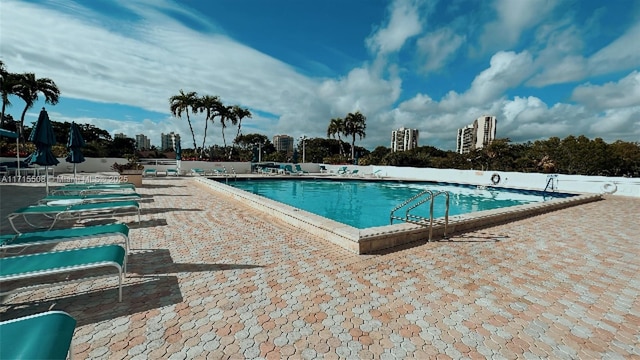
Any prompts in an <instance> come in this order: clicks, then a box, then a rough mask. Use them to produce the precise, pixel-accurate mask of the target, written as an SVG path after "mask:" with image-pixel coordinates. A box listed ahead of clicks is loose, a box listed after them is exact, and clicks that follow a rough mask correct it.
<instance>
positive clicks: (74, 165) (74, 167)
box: [73, 163, 78, 184]
mask: <svg viewBox="0 0 640 360" xmlns="http://www.w3.org/2000/svg"><path fill="white" fill-rule="evenodd" d="M73 183H74V184H77V183H78V180H77V179H76V163H73Z"/></svg>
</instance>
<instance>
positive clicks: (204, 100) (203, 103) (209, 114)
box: [199, 95, 222, 158]
mask: <svg viewBox="0 0 640 360" xmlns="http://www.w3.org/2000/svg"><path fill="white" fill-rule="evenodd" d="M199 107H200V109H199V110H200V112H204V113H205V114H206V116H205V118H204V138H203V139H202V150H201V153H200V157H201V158H202V157H203V156H204V145H205V142H206V141H207V128H208V127H209V120H211V122H213V119H214V118H215V117H216V116H218V109H220V108H221V107H222V102H221V101H220V98H219V97H217V96H211V95H205V96H203V97H201V98H200V103H199Z"/></svg>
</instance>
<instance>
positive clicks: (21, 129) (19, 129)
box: [17, 104, 31, 142]
mask: <svg viewBox="0 0 640 360" xmlns="http://www.w3.org/2000/svg"><path fill="white" fill-rule="evenodd" d="M30 107H31V105H29V104H27V105H26V106H25V107H24V110H22V115H21V116H20V125H19V126H17V128H18V136H19V137H20V140H21V141H23V142H24V141H26V140H27V139H26V138H25V137H24V117H25V115H27V110H29V108H30Z"/></svg>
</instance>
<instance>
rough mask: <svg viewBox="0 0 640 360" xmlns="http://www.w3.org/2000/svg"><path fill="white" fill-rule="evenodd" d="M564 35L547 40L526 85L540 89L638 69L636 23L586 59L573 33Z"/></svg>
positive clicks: (638, 31) (638, 30)
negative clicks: (535, 72)
mask: <svg viewBox="0 0 640 360" xmlns="http://www.w3.org/2000/svg"><path fill="white" fill-rule="evenodd" d="M572 30H573V29H572ZM564 35H566V36H565V38H562V39H561V40H559V41H554V40H555V39H553V38H552V39H550V42H549V46H548V48H547V49H545V50H544V51H542V52H541V53H540V54H539V56H538V57H537V58H536V67H537V68H540V69H541V71H540V73H539V74H537V75H536V76H534V77H533V78H532V79H531V81H529V83H528V85H532V86H538V87H542V86H546V85H552V84H561V83H567V82H571V81H580V80H582V79H585V78H586V77H588V76H597V75H603V74H611V73H615V72H617V71H622V70H628V69H633V68H637V67H639V66H640V51H638V39H639V38H640V22H639V23H636V24H634V25H633V26H631V27H630V28H629V29H628V30H627V31H626V32H625V33H624V34H622V35H621V36H620V37H618V38H617V39H615V40H614V41H612V42H611V43H609V44H608V45H607V46H605V47H603V48H602V49H600V50H599V51H597V52H596V53H594V54H593V55H591V56H589V57H585V56H583V55H582V54H581V53H580V52H579V51H580V50H581V46H580V44H577V42H579V41H580V40H578V37H579V36H578V35H577V34H571V35H567V34H564Z"/></svg>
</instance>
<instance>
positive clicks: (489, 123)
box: [456, 115, 497, 154]
mask: <svg viewBox="0 0 640 360" xmlns="http://www.w3.org/2000/svg"><path fill="white" fill-rule="evenodd" d="M496 125H497V119H496V117H495V116H488V115H485V116H481V117H479V118H477V119H476V120H475V121H474V122H473V124H471V125H467V126H465V127H463V128H462V129H458V136H457V138H456V152H458V153H460V154H465V153H468V152H470V151H473V150H477V149H482V148H483V147H485V146H487V145H489V144H491V142H492V141H493V140H494V139H495V138H496Z"/></svg>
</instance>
